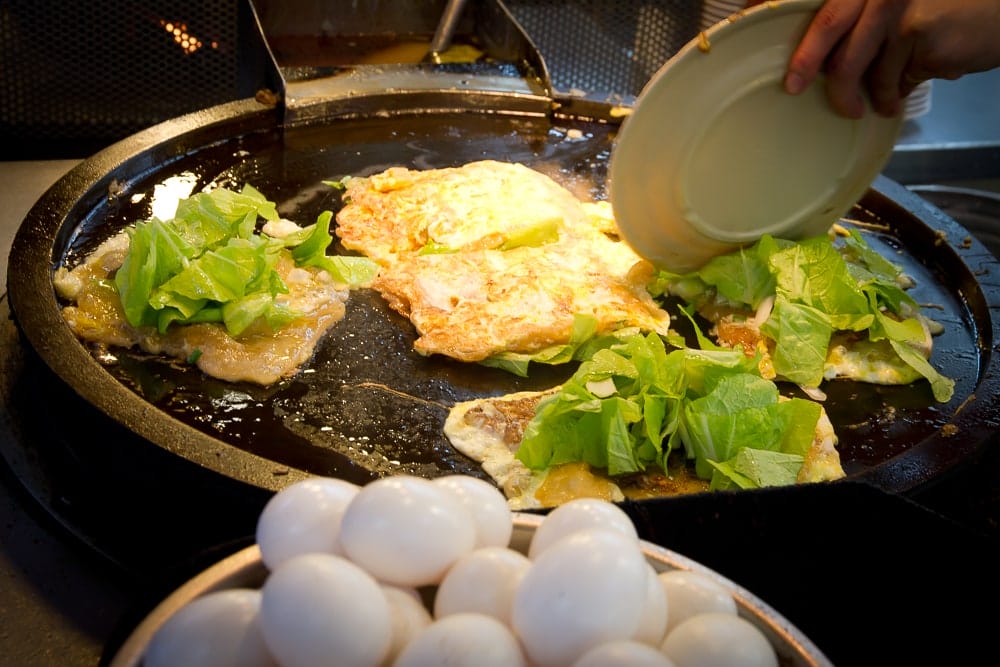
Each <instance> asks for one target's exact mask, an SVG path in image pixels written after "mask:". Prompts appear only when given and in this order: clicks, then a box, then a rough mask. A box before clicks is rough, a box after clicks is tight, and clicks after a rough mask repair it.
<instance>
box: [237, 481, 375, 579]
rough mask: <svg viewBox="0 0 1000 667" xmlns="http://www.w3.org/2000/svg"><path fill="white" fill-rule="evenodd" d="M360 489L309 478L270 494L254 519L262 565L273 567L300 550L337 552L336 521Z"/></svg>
mask: <svg viewBox="0 0 1000 667" xmlns="http://www.w3.org/2000/svg"><path fill="white" fill-rule="evenodd" d="M360 488H361V487H359V486H358V485H356V484H352V483H350V482H348V481H345V480H341V479H334V478H330V477H313V478H309V479H304V480H302V481H299V482H295V483H294V484H291V485H289V486H287V487H285V488H284V489H282V490H281V491H278V492H277V493H276V494H274V496H272V497H271V499H270V500H269V501H268V502H267V504H266V505H264V510H263V511H262V512H261V514H260V517H259V518H258V519H257V532H256V537H257V545H258V546H259V547H260V555H261V560H263V561H264V564H265V565H267V567H268V568H270V569H272V570H273V569H274V568H275V567H277V566H278V565H279V564H281V563H282V562H284V561H286V560H288V559H289V558H291V557H292V556H298V555H300V554H304V553H311V552H321V553H331V554H340V553H341V549H340V539H339V534H340V520H341V517H342V516H343V514H344V509H345V508H346V507H347V505H348V503H350V501H351V499H353V498H354V496H355V495H356V494H357V493H358V491H359V490H360Z"/></svg>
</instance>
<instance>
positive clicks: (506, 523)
mask: <svg viewBox="0 0 1000 667" xmlns="http://www.w3.org/2000/svg"><path fill="white" fill-rule="evenodd" d="M434 483H435V484H438V485H440V486H443V487H445V488H446V489H448V490H449V491H451V492H452V493H454V494H455V496H456V497H457V498H458V500H459V502H461V503H462V505H463V506H464V507H465V508H466V509H467V510H469V512H471V513H472V517H473V519H475V521H476V547H505V546H507V545H508V544H510V536H511V534H512V532H513V530H514V515H513V513H512V512H511V509H510V505H508V504H507V497H506V496H504V494H503V492H502V491H501V490H500V489H498V488H497V487H495V486H493V485H492V484H490V483H489V482H487V481H486V480H482V479H479V478H478V477H471V476H469V475H445V476H444V477H438V478H436V479H434Z"/></svg>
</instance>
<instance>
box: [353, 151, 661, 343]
mask: <svg viewBox="0 0 1000 667" xmlns="http://www.w3.org/2000/svg"><path fill="white" fill-rule="evenodd" d="M344 200H345V206H344V207H343V208H342V209H341V210H340V212H339V213H338V214H337V235H338V236H339V237H340V240H341V242H342V244H343V245H344V246H345V247H346V248H348V249H351V250H354V251H357V252H360V253H362V254H364V255H366V256H368V257H369V258H371V259H373V260H375V261H376V262H378V263H379V265H380V267H381V268H380V272H379V276H378V277H377V278H376V279H375V281H374V282H373V283H372V287H374V288H375V289H376V290H378V291H379V293H380V294H381V295H382V296H383V298H385V300H386V301H387V302H388V303H389V305H390V306H391V307H392V308H393V309H394V310H396V311H397V312H399V313H400V314H402V315H403V316H405V317H407V318H409V320H410V321H411V322H412V323H413V325H414V327H415V328H416V330H417V333H418V338H417V339H416V341H415V343H414V349H415V350H416V351H417V352H419V353H420V354H423V355H431V354H442V355H446V356H448V357H452V358H454V359H458V360H460V361H466V362H477V361H483V360H485V359H488V358H490V357H492V356H494V355H497V354H501V353H504V352H513V353H523V354H532V353H535V352H538V351H541V350H544V349H546V348H548V347H550V346H553V345H559V344H565V343H568V342H570V338H571V335H572V333H573V329H574V321H575V317H576V316H577V315H586V316H590V317H593V318H594V320H595V321H596V323H597V330H596V332H595V334H596V335H602V334H607V333H611V332H614V331H617V330H619V329H623V328H630V327H634V328H637V329H639V330H641V331H643V332H653V331H655V332H657V333H660V334H662V335H666V334H667V333H668V329H669V325H670V316H669V315H668V314H667V312H666V311H665V310H663V309H662V308H660V306H659V305H658V304H657V303H656V302H655V301H654V300H653V298H652V297H651V296H650V294H649V292H648V291H647V289H646V285H647V284H648V282H649V280H650V279H651V278H652V276H653V267H652V265H650V264H649V263H648V262H646V261H645V260H643V259H641V258H640V257H639V256H638V255H636V254H635V252H634V251H633V250H632V249H631V248H630V247H629V246H628V245H627V244H626V243H625V242H624V241H622V240H620V239H619V238H618V236H617V228H616V226H615V223H614V218H613V216H612V213H611V207H610V205H609V204H608V203H607V202H583V201H581V200H579V199H577V198H576V197H575V196H574V195H573V194H572V193H571V192H569V191H568V190H567V189H566V188H564V187H562V186H561V185H559V184H558V183H556V182H555V181H554V180H553V179H551V178H550V177H548V176H546V175H544V174H542V173H540V172H538V171H536V170H533V169H531V168H529V167H527V166H524V165H521V164H514V163H507V162H499V161H493V160H483V161H478V162H472V163H468V164H465V165H463V166H460V167H454V168H443V169H431V170H411V169H405V168H400V167H395V168H391V169H388V170H386V171H383V172H381V173H379V174H375V175H373V176H368V177H358V178H350V179H348V180H346V182H345V192H344Z"/></svg>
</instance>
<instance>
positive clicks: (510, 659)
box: [393, 614, 525, 667]
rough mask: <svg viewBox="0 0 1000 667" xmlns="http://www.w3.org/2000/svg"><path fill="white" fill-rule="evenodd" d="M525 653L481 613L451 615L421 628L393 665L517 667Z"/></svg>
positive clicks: (504, 630) (503, 629) (499, 625)
mask: <svg viewBox="0 0 1000 667" xmlns="http://www.w3.org/2000/svg"><path fill="white" fill-rule="evenodd" d="M524 664H525V659H524V653H523V652H522V650H521V646H520V645H519V644H518V642H517V638H516V637H514V635H513V633H511V631H510V629H509V628H508V627H507V626H506V625H504V624H503V623H501V622H500V621H498V620H497V619H495V618H493V617H492V616H485V615H483V614H452V615H451V616H445V617H444V618H441V619H437V620H435V621H434V622H433V623H431V624H430V625H429V626H427V627H426V628H424V630H423V631H421V632H420V633H419V634H418V635H417V636H416V637H414V638H413V640H412V641H411V642H410V643H409V644H408V645H407V646H406V648H405V649H403V652H402V653H401V654H400V655H399V658H397V659H396V662H395V663H394V664H393V667H431V666H435V665H447V666H448V667H520V666H522V665H524Z"/></svg>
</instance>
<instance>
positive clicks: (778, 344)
mask: <svg viewBox="0 0 1000 667" xmlns="http://www.w3.org/2000/svg"><path fill="white" fill-rule="evenodd" d="M907 282H908V281H907V279H906V278H905V276H904V275H903V274H902V272H901V269H900V267H898V266H896V265H895V264H893V263H892V262H890V261H888V260H886V259H885V258H884V257H882V256H881V255H879V253H877V252H876V251H875V250H874V249H872V248H871V247H870V246H869V245H868V244H867V242H866V241H865V240H864V238H863V237H862V236H861V235H860V234H859V233H858V232H857V231H856V230H851V231H850V233H849V234H848V235H847V236H846V237H845V238H844V239H842V240H841V241H840V242H838V241H835V240H834V239H832V238H831V237H828V236H820V237H816V238H810V239H805V240H803V241H800V242H795V243H793V242H791V241H785V240H781V239H775V238H773V237H771V236H764V237H762V238H761V239H760V240H759V241H758V242H757V243H755V244H753V245H751V246H749V247H747V248H742V249H740V250H738V251H736V252H733V253H730V254H727V255H723V256H720V257H715V258H713V259H712V260H710V261H709V262H708V263H706V264H705V266H704V267H702V268H701V269H699V270H698V271H694V272H691V273H689V274H684V275H677V274H671V273H661V275H660V276H658V278H657V281H656V282H655V283H654V285H653V286H652V288H651V291H652V293H653V294H654V295H662V294H667V293H669V294H673V295H675V296H678V297H680V298H681V299H682V300H684V301H685V302H686V303H688V304H690V305H692V306H693V307H695V308H701V307H704V306H705V305H707V304H710V303H713V302H714V303H717V304H722V305H735V306H737V307H741V308H745V309H748V310H751V311H757V309H758V307H759V306H760V305H761V304H762V303H763V302H764V301H765V299H768V298H773V299H774V302H773V307H772V308H771V310H770V314H769V317H768V319H767V320H766V321H764V322H763V323H761V332H762V333H764V335H766V336H767V337H768V338H770V339H771V340H773V341H774V351H773V354H772V357H773V361H774V369H775V372H776V373H777V374H778V375H779V376H780V377H782V378H785V379H788V380H790V381H792V382H795V383H797V384H799V385H801V386H803V387H808V388H815V387H818V386H819V385H820V384H821V383H822V381H823V379H824V364H825V361H826V359H827V357H828V354H829V346H830V341H831V339H832V337H833V334H834V333H836V332H838V331H853V332H864V333H866V334H867V336H868V339H869V340H871V341H879V340H888V341H889V342H890V346H891V348H892V349H893V350H895V352H896V356H897V361H898V363H899V364H900V366H901V367H907V366H908V367H910V368H912V369H913V370H914V371H915V372H916V373H917V374H919V375H920V376H923V377H924V378H926V379H927V380H928V381H929V382H930V385H931V388H932V390H933V392H934V397H935V399H936V400H937V401H939V402H947V401H948V400H950V398H951V396H952V394H953V392H954V382H953V381H952V380H951V379H950V378H946V377H944V376H942V375H940V373H938V372H937V371H936V370H935V369H934V368H933V367H932V366H931V364H929V363H928V362H927V360H926V359H924V358H923V356H922V355H921V354H920V352H919V351H918V349H917V346H918V345H919V344H921V343H922V342H923V339H924V336H925V329H924V327H923V325H922V324H921V323H920V321H919V320H918V319H917V318H916V316H915V314H916V313H918V312H919V310H920V307H919V305H918V304H917V303H916V302H915V301H914V300H913V298H912V297H911V296H910V295H909V294H907V292H906V286H907ZM890 314H891V316H890Z"/></svg>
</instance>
